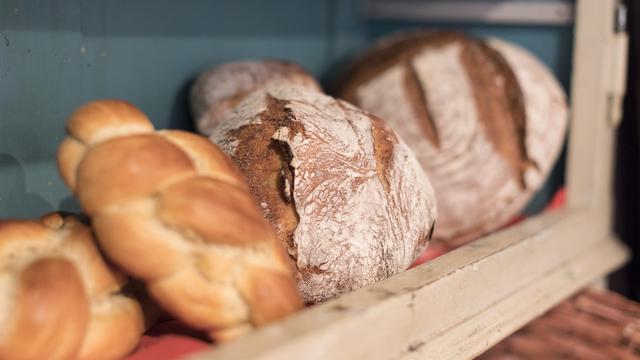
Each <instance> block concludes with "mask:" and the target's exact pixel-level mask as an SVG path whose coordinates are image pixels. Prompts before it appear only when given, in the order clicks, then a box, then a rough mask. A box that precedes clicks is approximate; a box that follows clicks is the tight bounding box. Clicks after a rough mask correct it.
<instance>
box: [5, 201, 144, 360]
mask: <svg viewBox="0 0 640 360" xmlns="http://www.w3.org/2000/svg"><path fill="white" fill-rule="evenodd" d="M0 264H2V267H0V280H2V281H0V286H1V288H0V290H1V291H2V296H3V298H2V299H0V320H5V321H0V324H2V325H0V358H2V359H5V358H6V359H9V358H10V359H45V358H46V359H117V358H121V357H122V356H124V355H126V354H127V353H128V352H130V351H131V350H132V349H133V348H134V347H135V346H136V344H137V342H138V340H139V338H140V336H141V334H142V332H143V331H144V320H145V319H144V318H143V312H142V308H141V306H140V303H138V301H137V300H136V299H134V298H133V297H131V296H129V295H124V294H123V293H122V289H123V286H124V285H125V283H126V282H127V279H126V277H124V275H123V274H121V273H118V272H117V271H116V270H114V269H112V268H111V267H110V266H109V265H108V264H107V263H106V262H105V261H104V260H103V259H102V257H101V256H100V253H99V251H98V249H97V248H96V246H95V244H94V242H93V238H92V235H91V230H90V229H89V227H88V226H86V225H84V224H82V223H81V221H80V220H78V219H77V218H76V217H74V216H63V215H61V214H58V213H53V214H48V215H45V216H43V217H42V218H41V219H39V220H37V221H24V220H6V221H2V222H0ZM115 339H117V341H114V340H115Z"/></svg>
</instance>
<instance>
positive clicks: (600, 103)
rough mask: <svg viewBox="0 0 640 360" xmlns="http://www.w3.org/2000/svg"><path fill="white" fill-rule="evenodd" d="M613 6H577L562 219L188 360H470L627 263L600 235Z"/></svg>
mask: <svg viewBox="0 0 640 360" xmlns="http://www.w3.org/2000/svg"><path fill="white" fill-rule="evenodd" d="M614 5H615V1H614V0H580V1H578V3H577V8H576V10H577V12H576V22H577V23H576V43H575V47H574V73H573V81H572V93H573V98H572V99H573V101H572V107H573V111H572V125H571V133H570V134H571V135H570V143H569V161H568V175H567V177H568V186H569V203H570V206H569V208H568V209H566V210H564V211H560V212H556V213H550V214H544V215H541V216H539V217H536V218H533V219H530V220H528V221H526V222H524V223H521V224H519V225H516V226H513V227H511V228H509V229H507V230H504V231H501V232H498V233H496V234H493V235H490V236H487V237H485V238H483V239H480V240H478V241H476V242H474V243H471V244H469V245H467V246H464V247H462V248H460V249H458V250H456V251H454V252H451V253H449V254H446V255H444V256H442V257H440V258H438V259H436V260H435V261H432V262H429V263H427V264H424V265H422V266H420V267H418V268H415V269H412V270H410V271H407V272H404V273H402V274H399V275H397V276H394V277H392V278H391V279H388V280H386V281H383V282H381V283H378V284H374V285H372V286H369V287H367V288H364V289H360V290H358V291H355V292H352V293H350V294H347V295H345V296H342V297H339V298H337V299H335V300H332V301H329V302H327V303H325V304H322V305H319V306H315V307H313V308H310V309H307V310H305V311H303V312H301V313H299V314H296V315H294V316H292V317H290V318H288V319H285V320H284V321H281V322H279V323H276V324H273V325H270V326H268V327H265V328H263V329H261V330H259V331H256V332H254V333H252V334H249V335H247V336H246V337H244V338H241V339H239V340H238V341H236V342H234V343H230V344H226V345H224V346H221V347H219V348H216V349H213V350H212V351H210V352H207V353H203V354H199V355H197V356H196V357H195V358H197V359H212V360H214V359H221V360H224V359H300V358H304V359H360V358H368V359H423V358H435V359H464V358H471V357H473V356H475V355H477V354H479V353H480V352H482V351H483V350H485V349H487V348H488V347H489V346H491V345H492V344H494V343H496V342H498V341H499V340H501V339H502V338H504V337H506V336H507V335H509V334H510V333H511V332H513V331H514V330H516V329H517V328H518V327H520V326H522V325H523V324H525V323H526V322H528V321H529V320H531V319H533V318H535V317H536V316H538V315H540V314H541V313H543V312H544V311H546V310H547V309H549V308H551V307H552V306H554V305H555V304H557V303H558V302H559V301H561V300H563V299H564V298H566V297H567V296H569V295H571V294H572V293H574V292H575V291H577V290H578V289H579V288H581V287H584V286H586V285H588V284H590V283H593V282H594V281H596V280H597V279H599V278H602V276H603V275H605V274H606V273H608V272H609V271H611V270H612V269H614V268H616V267H617V266H620V265H621V264H622V263H623V262H624V261H626V259H627V257H628V253H627V251H626V249H625V248H624V247H622V246H621V245H620V244H619V243H618V242H617V241H616V240H615V239H614V238H613V237H611V235H610V225H611V221H610V213H611V212H610V209H611V174H612V171H611V170H612V163H613V162H612V155H613V144H614V130H615V129H614V126H612V123H611V122H610V121H608V120H607V115H608V112H611V108H610V107H609V108H608V107H607V98H608V95H609V94H610V93H611V87H612V85H611V84H615V81H613V82H612V81H611V79H612V76H616V74H615V73H608V72H605V71H606V70H607V69H610V68H611V67H612V66H609V65H612V64H614V63H615V62H616V59H614V58H613V57H612V55H610V54H609V53H611V52H610V51H607V50H606V49H610V48H611V47H610V44H612V43H613V42H615V40H614V35H613V9H614ZM616 56H619V54H618V55H616ZM618 60H619V59H618ZM618 62H619V61H618ZM618 68H619V66H618ZM618 71H619V70H618Z"/></svg>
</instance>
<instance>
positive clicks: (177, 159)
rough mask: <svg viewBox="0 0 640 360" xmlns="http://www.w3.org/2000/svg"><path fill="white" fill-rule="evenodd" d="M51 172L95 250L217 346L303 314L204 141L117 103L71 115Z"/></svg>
mask: <svg viewBox="0 0 640 360" xmlns="http://www.w3.org/2000/svg"><path fill="white" fill-rule="evenodd" d="M67 131H68V134H69V136H68V137H67V138H66V139H65V141H64V142H63V143H62V145H61V146H60V150H59V152H58V165H59V168H60V172H61V174H62V177H63V178H64V180H65V182H66V183H67V184H68V185H69V186H70V187H71V189H72V190H73V192H74V193H75V194H76V196H77V197H78V199H79V201H80V204H81V205H82V207H83V209H84V210H85V211H86V212H87V214H88V215H89V216H90V217H91V219H92V225H93V227H94V229H95V232H96V235H97V237H98V240H99V242H100V244H101V246H102V247H103V248H104V250H105V252H106V253H107V254H108V255H109V257H110V258H111V259H112V260H113V261H114V262H116V263H117V264H118V265H120V266H121V267H122V268H123V269H125V270H126V271H127V272H129V273H130V274H132V275H133V276H136V277H138V278H140V279H142V280H143V281H144V282H145V283H146V285H147V288H148V289H149V292H150V293H151V295H152V296H153V297H154V298H155V299H156V300H157V301H158V302H159V303H160V304H161V305H163V306H164V307H165V308H166V309H167V310H169V311H170V312H171V313H173V314H175V315H176V316H178V317H179V318H180V319H181V320H183V321H184V322H186V323H187V324H189V325H191V326H193V327H195V328H198V329H202V330H205V331H208V332H209V333H210V334H211V336H212V337H213V338H215V339H216V340H227V339H230V338H232V337H235V336H237V335H238V334H240V333H242V332H245V331H247V330H250V329H252V328H253V327H256V326H260V325H262V324H265V323H267V322H269V321H272V320H275V319H278V318H281V317H283V316H285V315H287V314H290V313H292V312H294V311H296V310H298V309H300V308H301V307H302V301H301V298H300V294H299V293H298V291H297V289H296V283H295V281H294V278H293V274H292V272H293V267H292V265H291V264H290V262H289V259H288V258H287V256H286V254H285V252H284V249H283V247H282V245H281V244H280V243H279V242H278V240H277V238H276V236H275V233H274V232H273V229H271V227H270V226H269V224H268V223H267V222H266V221H265V220H264V218H263V217H262V214H261V213H260V210H259V208H258V206H257V205H256V203H255V201H254V200H253V199H252V198H251V195H250V193H249V190H248V188H247V186H246V184H245V181H244V179H243V177H242V175H241V174H240V172H239V171H238V170H237V169H236V167H235V166H234V165H233V163H232V162H231V161H230V160H229V159H228V158H227V157H226V156H225V155H224V154H223V153H222V152H221V151H220V150H219V149H218V148H217V147H216V146H215V145H214V144H212V143H211V142H210V141H209V140H207V139H206V138H204V137H201V136H199V135H195V134H191V133H187V132H183V131H157V132H156V131H154V129H153V125H152V124H151V122H150V121H149V119H147V117H146V116H145V115H144V114H143V113H142V112H140V110H138V109H137V108H135V107H134V106H132V105H130V104H128V103H126V102H124V101H119V100H101V101H94V102H91V103H89V104H87V105H85V106H82V107H80V108H79V109H78V110H76V112H75V113H74V114H73V115H72V116H71V118H70V119H69V122H68V124H67Z"/></svg>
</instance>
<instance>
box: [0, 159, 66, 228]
mask: <svg viewBox="0 0 640 360" xmlns="http://www.w3.org/2000/svg"><path fill="white" fill-rule="evenodd" d="M53 210H54V208H53V206H51V204H49V203H48V202H47V201H46V200H45V199H43V198H42V197H40V196H39V195H37V194H35V193H32V192H27V176H26V174H25V171H24V168H23V167H22V165H21V164H20V162H19V161H18V159H16V158H15V157H13V156H12V155H10V154H7V153H0V213H2V214H10V216H11V217H12V218H32V217H34V216H39V215H41V214H45V213H47V212H51V211H53Z"/></svg>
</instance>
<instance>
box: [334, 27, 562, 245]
mask: <svg viewBox="0 0 640 360" xmlns="http://www.w3.org/2000/svg"><path fill="white" fill-rule="evenodd" d="M336 92H337V94H338V96H339V97H341V98H343V99H346V100H347V101H350V102H352V103H354V104H356V105H357V106H359V107H361V108H363V109H365V110H367V111H370V112H372V113H374V114H376V115H378V116H380V117H382V118H383V119H385V121H387V123H388V124H389V126H391V127H392V128H394V129H395V130H396V131H398V133H399V134H400V136H402V138H403V139H405V141H406V142H407V144H408V145H409V147H410V148H411V149H412V150H413V151H414V153H415V154H416V156H417V157H418V159H419V161H420V163H421V164H422V166H423V167H424V169H425V171H426V172H427V175H428V176H429V179H430V180H431V182H432V184H433V186H434V189H435V191H436V197H437V200H438V208H439V213H440V217H439V219H438V227H437V228H436V231H435V233H434V241H436V242H444V243H445V244H447V245H449V246H452V247H455V246H459V245H461V244H463V243H465V242H467V241H469V240H472V239H474V238H477V237H478V236H480V235H483V234H485V233H487V232H490V231H492V230H496V229H497V228H499V227H501V226H503V225H505V224H506V223H507V222H508V221H510V220H512V219H513V218H514V217H515V216H516V215H518V213H519V212H520V211H521V210H522V209H523V207H524V206H525V205H526V204H527V202H528V201H529V200H530V199H531V197H532V196H533V194H534V193H535V192H536V191H537V190H538V189H540V187H541V186H542V185H543V183H544V181H545V180H546V178H547V176H548V174H549V173H550V171H551V169H552V167H553V165H554V164H555V162H556V160H557V158H558V156H559V154H560V151H561V149H562V145H563V142H564V136H565V133H566V127H567V123H568V108H567V104H566V96H565V94H564V93H563V90H562V88H561V87H560V85H559V84H558V82H557V81H556V80H555V78H554V77H553V75H552V74H551V73H550V72H549V71H548V70H547V69H546V68H545V67H544V65H543V64H541V63H540V62H539V61H538V60H537V59H535V58H534V57H533V56H532V55H531V54H529V53H528V52H526V51H525V50H523V49H521V48H519V47H517V46H515V45H513V44H509V43H506V42H503V41H499V40H495V39H489V40H486V41H484V40H479V39H475V38H472V37H468V36H465V35H463V34H459V33H452V32H426V31H411V32H403V33H399V34H396V35H392V36H389V37H387V38H383V39H382V40H380V41H379V42H378V43H377V44H375V45H374V46H373V47H372V48H371V49H370V50H369V51H367V52H365V53H364V54H363V55H362V56H361V57H360V58H359V59H358V60H357V61H356V62H355V63H354V65H353V66H352V67H351V68H350V70H349V71H348V72H347V73H346V75H345V76H344V77H343V79H342V81H341V82H340V83H339V86H338V89H337V91H336Z"/></svg>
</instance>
